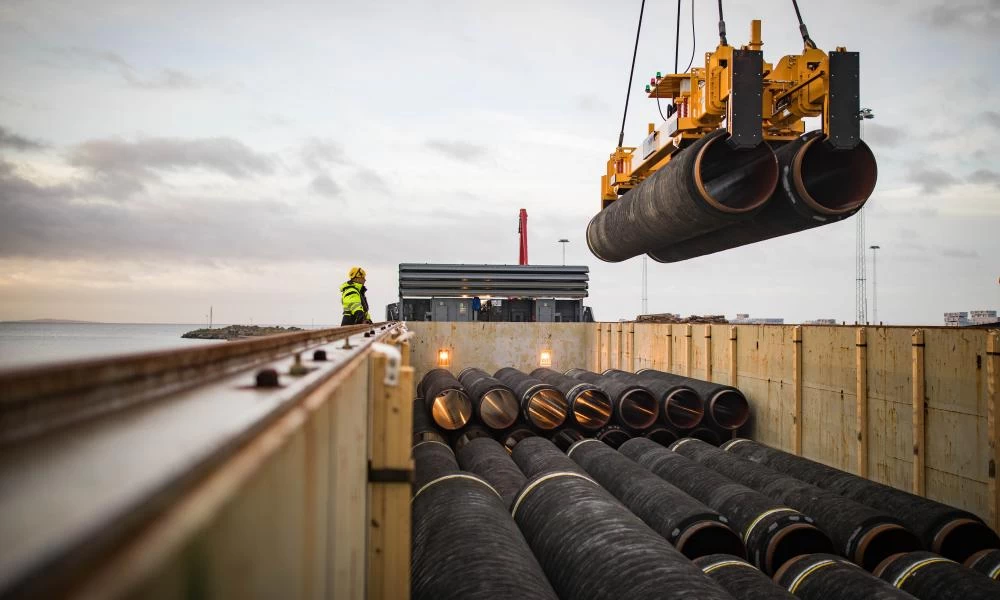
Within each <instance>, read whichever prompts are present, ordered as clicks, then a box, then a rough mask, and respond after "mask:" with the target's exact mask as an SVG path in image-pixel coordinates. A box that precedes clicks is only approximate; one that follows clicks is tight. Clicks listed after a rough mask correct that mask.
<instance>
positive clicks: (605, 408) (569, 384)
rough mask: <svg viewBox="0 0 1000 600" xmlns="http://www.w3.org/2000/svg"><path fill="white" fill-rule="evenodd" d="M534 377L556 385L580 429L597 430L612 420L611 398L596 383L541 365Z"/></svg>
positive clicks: (533, 372)
mask: <svg viewBox="0 0 1000 600" xmlns="http://www.w3.org/2000/svg"><path fill="white" fill-rule="evenodd" d="M531 376H532V377H537V378H538V379H540V380H542V381H544V382H545V383H548V384H551V385H554V386H556V388H558V390H559V391H560V392H562V393H563V396H565V397H566V400H567V401H568V402H569V413H570V416H571V417H572V419H573V422H574V423H576V425H577V427H579V428H580V429H585V430H587V431H597V430H598V429H600V428H601V427H604V426H605V425H607V424H608V423H609V422H610V421H611V410H612V406H611V398H609V397H608V395H607V394H605V393H604V392H603V391H601V389H600V388H599V387H597V386H596V385H593V384H590V383H587V382H586V381H580V380H579V379H574V378H572V377H567V376H566V375H563V374H562V373H560V372H558V371H553V370H552V369H547V368H545V367H541V368H538V369H535V370H534V371H532V372H531Z"/></svg>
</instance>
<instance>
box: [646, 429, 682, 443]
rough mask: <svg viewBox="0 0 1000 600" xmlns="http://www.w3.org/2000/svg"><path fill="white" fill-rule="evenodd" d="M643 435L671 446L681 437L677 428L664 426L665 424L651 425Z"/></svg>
mask: <svg viewBox="0 0 1000 600" xmlns="http://www.w3.org/2000/svg"><path fill="white" fill-rule="evenodd" d="M642 437H645V438H648V439H651V440H653V441H654V442H656V443H657V444H660V445H661V446H669V445H670V444H673V443H674V442H676V441H677V440H679V439H680V435H679V434H678V433H677V431H676V430H674V429H671V428H670V427H664V426H663V425H657V426H656V427H650V428H649V429H647V430H646V431H644V432H643V433H642Z"/></svg>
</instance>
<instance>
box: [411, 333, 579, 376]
mask: <svg viewBox="0 0 1000 600" xmlns="http://www.w3.org/2000/svg"><path fill="white" fill-rule="evenodd" d="M407 326H408V327H409V328H410V329H411V330H412V331H413V332H414V340H413V344H412V345H413V351H412V355H413V366H414V368H415V369H416V377H417V381H419V380H420V378H421V377H423V375H424V373H426V372H427V371H428V370H429V369H433V368H435V367H436V366H437V364H436V360H437V351H438V349H440V348H448V349H450V351H451V367H449V369H450V370H451V371H452V372H453V373H458V372H459V371H461V370H462V369H464V368H466V367H479V368H481V369H485V370H486V371H489V372H490V373H492V372H494V371H496V370H497V369H499V368H501V367H516V368H518V369H521V370H522V371H526V372H531V371H533V370H534V369H537V368H538V362H539V357H540V355H541V352H542V350H549V351H550V352H551V353H552V368H553V369H555V370H557V371H565V370H567V369H572V368H574V367H579V366H581V365H585V364H587V356H588V355H589V354H590V351H589V349H588V348H587V346H586V344H585V340H586V335H587V328H589V327H592V325H590V324H587V323H484V322H479V323H447V322H432V321H420V322H414V323H408V324H407Z"/></svg>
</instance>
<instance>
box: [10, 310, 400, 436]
mask: <svg viewBox="0 0 1000 600" xmlns="http://www.w3.org/2000/svg"><path fill="white" fill-rule="evenodd" d="M386 327H387V325H386V324H384V323H379V324H376V325H354V326H348V327H334V328H331V329H320V330H315V331H303V332H296V333H287V334H280V335H273V336H266V337H261V338H257V339H248V340H240V341H234V342H229V343H226V344H217V345H211V346H200V347H197V348H190V349H183V350H164V351H158V352H144V353H138V354H130V355H124V356H114V357H108V358H99V359H93V360H81V361H72V362H63V363H57V364H52V365H42V366H37V367H29V368H23V369H15V370H9V371H0V448H2V447H3V446H4V445H6V444H9V443H12V442H17V441H22V440H25V439H27V438H30V437H33V436H36V435H40V434H44V433H46V432H49V431H53V430H55V429H58V428H60V427H65V426H67V425H71V424H73V423H78V422H80V421H85V420H87V419H91V418H95V417H99V416H101V415H106V414H109V413H113V412H116V411H119V410H122V409H124V408H127V407H129V406H134V405H137V404H141V403H143V402H148V401H151V400H155V399H157V398H161V397H164V396H168V395H170V394H173V393H176V392H179V391H182V390H185V389H188V388H191V387H194V386H197V385H201V384H203V383H205V382H207V381H210V380H213V379H219V378H222V377H226V376H228V375H231V374H233V373H236V372H238V371H241V370H243V369H247V368H249V367H250V366H252V365H254V364H256V363H259V362H262V361H266V360H273V359H275V358H277V357H279V356H283V355H286V354H291V353H294V352H296V351H303V350H305V349H308V348H310V347H312V346H316V345H318V344H322V343H328V342H331V341H335V340H340V339H345V338H349V337H350V336H354V335H358V334H360V333H366V332H368V331H373V330H379V329H383V330H384V329H385V328H386Z"/></svg>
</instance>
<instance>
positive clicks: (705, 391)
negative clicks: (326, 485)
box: [636, 369, 750, 431]
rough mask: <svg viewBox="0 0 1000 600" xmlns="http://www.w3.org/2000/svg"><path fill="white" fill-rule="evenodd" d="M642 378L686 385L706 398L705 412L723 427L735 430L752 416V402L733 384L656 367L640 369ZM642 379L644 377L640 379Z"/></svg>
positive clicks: (639, 374)
mask: <svg viewBox="0 0 1000 600" xmlns="http://www.w3.org/2000/svg"><path fill="white" fill-rule="evenodd" d="M636 375H637V376H639V377H640V378H646V377H648V378H651V379H659V380H661V381H665V382H667V383H669V384H671V385H686V386H688V387H690V388H691V389H693V390H694V391H696V392H698V394H699V395H700V396H701V397H702V398H703V399H704V400H705V414H707V415H708V417H709V419H711V420H712V422H713V423H715V424H716V425H717V426H719V427H721V428H722V429H728V430H731V431H735V430H737V429H739V428H740V427H742V426H743V425H744V423H746V422H747V420H748V419H749V418H750V403H749V402H747V398H746V396H744V395H743V392H741V391H739V390H738V389H736V388H734V387H733V386H731V385H723V384H721V383H714V382H712V381H703V380H701V379H695V378H693V377H684V376H683V375H675V374H673V373H667V372H665V371H657V370H656V369H639V371H638V372H637V373H636ZM640 380H642V379H640Z"/></svg>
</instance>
